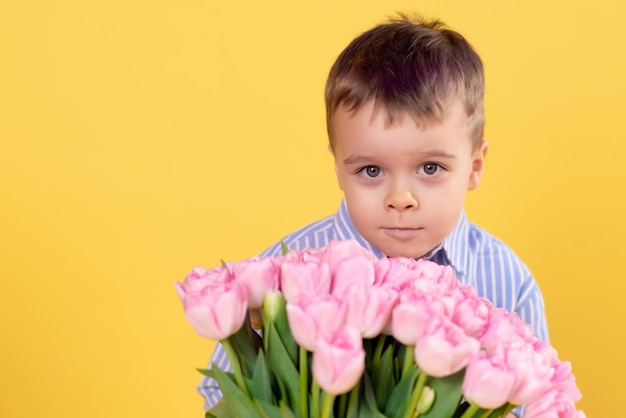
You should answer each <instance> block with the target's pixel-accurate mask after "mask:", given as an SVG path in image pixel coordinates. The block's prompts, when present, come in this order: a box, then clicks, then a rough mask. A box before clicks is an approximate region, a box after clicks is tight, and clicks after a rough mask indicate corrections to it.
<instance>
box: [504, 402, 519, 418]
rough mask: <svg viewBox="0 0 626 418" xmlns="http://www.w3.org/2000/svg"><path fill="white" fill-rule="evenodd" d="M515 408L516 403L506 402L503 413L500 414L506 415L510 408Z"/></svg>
mask: <svg viewBox="0 0 626 418" xmlns="http://www.w3.org/2000/svg"><path fill="white" fill-rule="evenodd" d="M515 408H517V406H516V405H513V404H511V403H507V404H506V408H505V409H504V414H502V416H503V417H506V416H507V415H508V413H509V412H511V411H512V410H514V409H515Z"/></svg>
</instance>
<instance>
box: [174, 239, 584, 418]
mask: <svg viewBox="0 0 626 418" xmlns="http://www.w3.org/2000/svg"><path fill="white" fill-rule="evenodd" d="M176 287H177V290H178V294H179V296H180V298H181V300H182V302H183V306H184V309H185V313H186V318H187V320H188V322H189V323H190V324H191V325H192V326H193V327H194V328H195V329H196V332H197V333H198V334H199V335H201V336H203V337H206V338H209V339H215V340H220V341H222V343H223V345H224V348H225V349H226V352H227V354H228V356H229V360H230V362H231V365H232V366H233V373H232V374H227V373H224V372H222V371H220V370H219V369H218V368H216V367H214V368H212V369H210V370H203V371H202V372H203V373H205V374H207V375H209V376H211V377H213V378H215V379H216V380H218V382H219V384H220V388H221V389H222V392H223V394H224V399H223V402H220V403H219V404H218V405H217V406H216V407H215V408H213V409H212V410H211V411H209V413H208V414H207V415H208V416H230V415H232V414H235V415H238V416H239V415H240V414H250V413H252V415H253V416H254V415H258V416H265V415H267V416H294V417H303V418H304V417H309V416H312V417H318V416H324V417H327V416H333V415H334V416H360V415H361V414H363V415H364V416H370V415H372V416H376V417H385V416H389V417H396V416H397V417H404V416H406V417H415V416H418V415H420V416H424V417H427V416H431V417H459V416H463V417H474V416H481V417H482V416H484V417H487V416H489V417H497V416H505V415H506V414H507V413H508V412H509V411H511V410H512V409H513V408H515V407H517V406H520V405H525V409H524V412H523V417H526V418H531V417H577V418H581V417H584V414H583V412H582V411H579V410H577V409H576V407H575V403H576V402H577V401H578V400H579V399H580V397H581V394H580V392H579V390H578V388H577V386H576V383H575V381H574V377H573V375H572V373H571V367H570V364H569V363H568V362H561V361H559V359H558V357H557V354H556V351H555V350H554V348H553V347H551V346H550V345H549V344H548V343H546V342H541V341H539V340H538V339H537V338H536V337H535V336H534V335H533V333H532V330H531V328H530V327H529V326H528V325H527V324H525V323H524V322H522V321H521V320H520V319H519V318H518V316H517V315H516V314H514V313H513V314H512V313H508V312H506V311H505V310H503V309H499V308H495V307H494V306H493V305H492V304H491V303H490V302H489V301H488V300H486V299H484V298H480V297H478V296H477V295H476V292H475V290H474V289H473V288H471V287H469V286H463V285H461V284H460V283H459V282H458V281H457V280H456V278H455V275H454V272H453V270H452V269H451V268H450V267H449V266H440V265H437V264H435V263H432V262H430V261H426V260H413V259H406V258H383V259H380V260H379V259H377V258H376V257H375V256H374V255H373V254H372V253H370V252H369V251H367V250H366V249H364V248H362V247H361V246H360V245H358V243H356V242H355V241H333V242H331V243H330V244H329V245H328V246H326V247H323V248H318V249H307V250H302V251H296V250H292V251H287V250H286V249H284V254H283V255H281V256H277V257H268V258H258V257H255V258H251V259H248V260H244V261H239V262H236V263H228V264H227V263H222V265H221V266H220V267H215V268H213V269H211V270H205V269H202V268H195V269H193V270H192V272H191V273H190V274H189V275H188V276H187V277H186V278H185V280H184V282H183V283H176ZM260 308H262V312H263V321H264V324H263V331H262V333H261V335H263V337H261V336H259V334H258V333H255V332H250V331H251V329H250V322H249V319H248V318H249V316H248V312H249V310H255V309H260ZM309 372H310V373H309ZM241 408H244V409H241ZM245 408H248V409H245ZM254 411H256V412H254ZM260 411H263V413H261V412H260ZM229 414H230V415H229ZM246 416H249V415H246Z"/></svg>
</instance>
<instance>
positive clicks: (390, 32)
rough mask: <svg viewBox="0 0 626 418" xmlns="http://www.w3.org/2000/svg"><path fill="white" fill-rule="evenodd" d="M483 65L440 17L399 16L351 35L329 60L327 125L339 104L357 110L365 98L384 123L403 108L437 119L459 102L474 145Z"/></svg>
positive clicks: (422, 118) (479, 129) (480, 117)
mask: <svg viewBox="0 0 626 418" xmlns="http://www.w3.org/2000/svg"><path fill="white" fill-rule="evenodd" d="M484 80H485V77H484V70H483V64H482V61H481V59H480V57H479V56H478V54H477V53H476V51H475V50H474V48H472V46H471V45H470V44H469V43H468V42H467V41H466V40H465V38H464V37H463V36H462V35H460V34H459V33H457V32H455V31H453V30H451V29H448V28H446V26H445V25H444V23H443V22H441V21H440V20H431V21H427V20H424V19H423V18H421V17H417V18H413V19H411V18H409V17H408V16H406V15H399V17H398V18H392V19H390V20H389V21H388V22H387V23H383V24H380V25H378V26H376V27H374V28H372V29H370V30H369V31H367V32H364V33H363V34H361V35H360V36H358V37H357V38H355V39H354V40H353V41H352V42H351V43H350V44H349V45H348V46H347V47H346V49H344V50H343V52H341V54H340V55H339V57H338V58H337V60H336V61H335V63H334V64H333V66H332V68H331V70H330V74H329V75H328V80H327V82H326V94H325V96H326V97H325V99H326V123H327V129H328V136H329V139H330V144H331V147H332V146H333V132H332V121H331V119H332V116H333V115H334V114H335V112H336V111H337V108H338V107H339V106H346V107H347V108H348V109H349V110H350V111H354V112H355V111H357V110H358V109H360V108H361V106H363V105H364V104H366V103H368V102H369V101H372V100H373V101H374V105H375V106H376V107H378V106H381V107H382V108H383V109H385V111H386V113H387V117H388V123H390V124H392V123H393V121H394V118H395V117H397V116H398V114H400V113H402V112H407V113H408V114H410V115H412V116H413V117H414V118H415V119H416V121H419V122H420V123H438V122H441V121H442V120H443V119H444V118H445V116H446V108H447V106H448V105H449V104H450V103H451V102H452V101H453V100H459V99H460V100H461V102H462V104H463V106H464V109H465V112H466V113H467V116H468V127H469V129H470V135H471V138H472V141H473V144H474V146H477V145H478V144H479V143H480V140H481V139H482V138H483V129H484V110H483V100H484V90H485V81H484Z"/></svg>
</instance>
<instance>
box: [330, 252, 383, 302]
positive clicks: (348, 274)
mask: <svg viewBox="0 0 626 418" xmlns="http://www.w3.org/2000/svg"><path fill="white" fill-rule="evenodd" d="M331 274H332V284H331V288H330V291H331V293H332V294H333V295H335V296H337V297H338V298H343V296H344V292H345V291H346V289H347V288H348V287H350V286H351V285H353V284H356V285H358V286H360V287H362V288H371V286H372V285H373V283H374V263H373V262H372V260H370V259H369V258H366V257H358V256H357V257H351V258H345V259H343V260H341V261H340V262H339V263H338V264H337V265H336V266H335V269H334V270H331Z"/></svg>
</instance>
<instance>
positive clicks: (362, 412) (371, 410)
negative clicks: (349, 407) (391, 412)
mask: <svg viewBox="0 0 626 418" xmlns="http://www.w3.org/2000/svg"><path fill="white" fill-rule="evenodd" d="M361 382H362V386H363V399H364V401H365V402H361V405H359V418H386V416H385V415H383V414H382V413H381V412H380V411H379V410H378V405H377V404H376V397H375V396H374V390H373V388H372V382H371V381H370V378H369V376H368V375H367V374H364V375H363V378H362V379H361Z"/></svg>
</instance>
